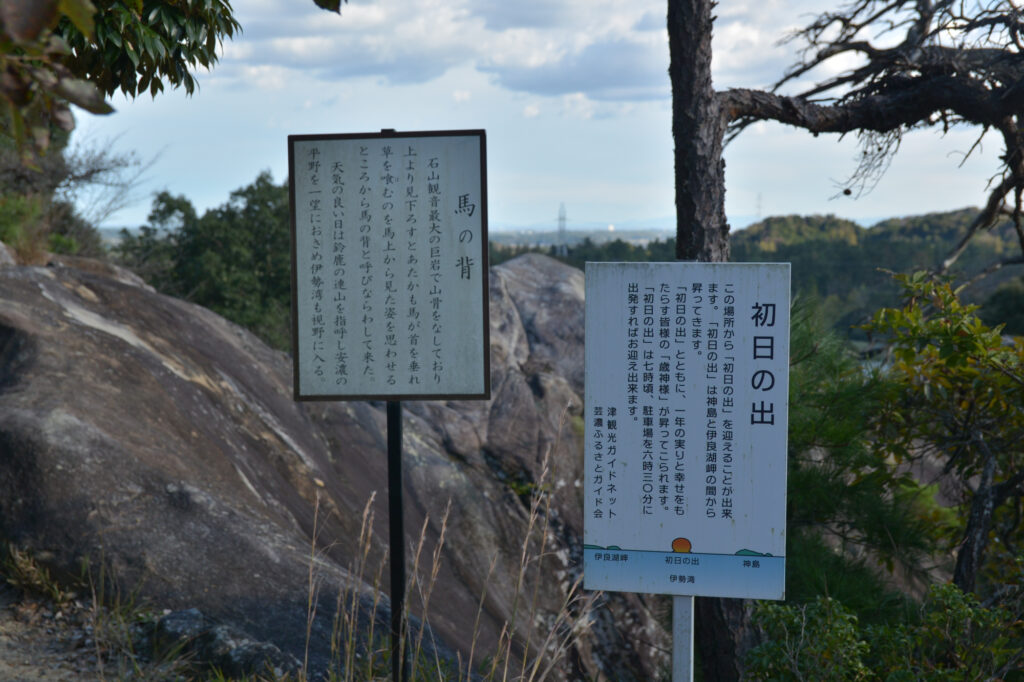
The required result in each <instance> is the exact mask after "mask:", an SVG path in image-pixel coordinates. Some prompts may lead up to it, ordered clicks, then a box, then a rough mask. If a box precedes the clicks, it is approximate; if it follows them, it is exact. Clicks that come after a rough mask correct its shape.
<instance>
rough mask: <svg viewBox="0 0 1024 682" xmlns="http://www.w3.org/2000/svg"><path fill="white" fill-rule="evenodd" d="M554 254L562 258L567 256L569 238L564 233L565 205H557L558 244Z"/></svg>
mask: <svg viewBox="0 0 1024 682" xmlns="http://www.w3.org/2000/svg"><path fill="white" fill-rule="evenodd" d="M555 253H557V254H558V255H559V256H561V257H562V258H565V257H566V256H568V255H569V238H568V236H567V235H566V233H565V204H559V205H558V243H557V244H556V245H555Z"/></svg>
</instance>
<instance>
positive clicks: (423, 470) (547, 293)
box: [0, 255, 668, 680]
mask: <svg viewBox="0 0 1024 682" xmlns="http://www.w3.org/2000/svg"><path fill="white" fill-rule="evenodd" d="M4 263H6V264H4ZM491 371H492V399H491V400H490V401H463V402H408V403H405V404H404V407H405V416H404V432H405V438H404V446H403V447H404V468H405V472H404V473H405V481H406V512H405V513H406V528H407V537H408V538H409V543H410V549H408V550H407V554H408V556H409V557H410V562H411V558H412V557H413V556H414V555H415V553H416V552H415V549H416V547H415V545H416V543H417V542H418V538H419V536H420V529H421V528H425V530H424V532H423V538H424V542H423V549H422V551H421V552H420V557H421V558H420V571H419V573H420V574H423V575H425V576H429V574H430V566H429V565H428V564H429V563H430V557H431V556H432V554H433V552H434V549H435V547H436V546H437V545H438V542H439V539H440V537H441V534H442V532H443V533H444V541H443V544H442V546H441V548H440V551H439V557H440V568H439V572H438V574H437V578H436V581H434V584H433V590H432V592H431V594H430V604H429V606H428V609H427V611H428V620H429V623H430V626H431V629H430V631H429V633H428V636H426V637H425V640H426V641H427V642H428V643H429V642H431V641H436V647H437V649H438V650H439V651H441V652H442V653H445V652H447V653H449V654H450V653H451V652H452V651H458V652H460V653H461V656H462V658H463V660H465V658H466V656H467V654H468V652H469V650H470V648H471V647H472V646H473V639H474V636H475V637H476V644H475V652H476V654H477V657H478V658H479V657H482V656H483V655H487V654H488V653H491V652H493V651H494V648H495V646H496V643H497V641H498V637H499V635H500V633H501V630H502V627H503V625H504V624H505V623H506V622H507V621H509V620H510V619H511V618H512V614H513V612H515V611H516V609H518V613H519V617H518V618H517V619H516V622H515V623H514V625H513V628H514V630H515V631H516V633H517V635H518V636H519V638H520V641H521V642H525V641H530V642H531V644H532V646H533V647H538V646H541V645H542V641H543V638H544V636H545V635H547V634H548V631H549V629H550V626H551V624H552V623H553V622H554V617H555V614H556V613H557V612H558V611H559V609H560V608H561V605H562V602H563V600H564V598H565V595H566V593H567V590H568V589H569V586H570V585H571V584H572V583H573V582H574V581H575V579H576V578H577V577H578V576H579V571H580V568H579V567H580V565H581V564H580V551H581V537H582V525H581V524H582V519H581V514H582V487H581V483H582V471H581V468H582V443H581V437H580V436H581V430H582V422H581V420H580V416H579V415H580V414H581V408H582V395H583V274H582V273H581V272H580V271H578V270H574V269H572V268H568V267H565V266H562V265H560V264H558V263H557V262H555V261H553V260H551V259H547V258H545V257H543V256H535V255H530V256H524V257H520V258H518V259H516V260H515V261H512V262H510V263H507V264H504V265H502V266H498V267H495V268H493V269H492V271H491ZM545 463H546V464H547V469H545ZM385 472H386V454H385V416H384V410H383V406H382V405H380V404H371V403H366V402H338V403H297V402H295V401H293V400H292V396H291V363H290V361H289V359H288V357H287V356H286V355H285V354H282V353H279V352H276V351H273V350H271V349H269V348H267V347H266V346H265V345H264V344H262V343H261V342H260V341H259V340H258V339H256V338H255V337H254V336H252V335H251V334H249V333H248V332H247V331H245V330H243V329H241V328H239V327H237V326H235V325H233V324H231V323H230V322H227V321H226V320H224V319H223V318H220V317H219V316H217V315H215V314H213V313H211V312H209V311H207V310H205V309H202V308H199V307H197V306H194V305H191V304H189V303H186V302H184V301H181V300H177V299H173V298H170V297H167V296H163V295H161V294H158V293H156V292H154V291H153V290H152V289H150V288H149V287H147V286H145V285H144V284H143V283H142V282H141V281H139V280H138V279H137V278H135V277H134V276H133V275H131V273H127V272H125V271H122V270H119V269H118V268H115V267H112V266H108V265H103V264H97V263H94V262H89V261H76V260H73V259H54V260H52V261H51V263H50V264H49V266H45V267H42V266H41V267H29V266H18V265H14V264H11V263H8V262H6V261H0V539H3V540H6V541H8V542H11V543H13V544H16V545H17V546H19V547H23V548H27V549H29V550H31V551H32V552H33V553H34V554H35V555H36V556H40V557H46V558H47V563H48V564H49V565H50V566H51V568H53V569H55V570H59V571H64V572H65V573H67V574H75V573H77V572H78V571H79V569H80V567H81V565H82V564H83V562H84V561H86V560H88V562H89V563H90V565H92V566H100V565H102V566H104V567H105V568H104V570H105V571H106V572H107V573H108V574H109V575H111V576H113V577H114V578H115V579H116V581H117V583H118V584H119V585H120V586H121V587H122V589H131V590H135V591H137V592H138V593H139V594H140V595H141V596H143V597H145V598H148V599H150V600H152V601H153V602H154V603H157V604H160V605H162V606H164V607H166V608H170V609H188V608H197V609H199V610H201V611H202V613H203V614H205V615H206V616H208V617H211V618H213V619H216V620H217V621H218V622H223V623H229V624H230V625H231V627H234V628H237V629H239V630H240V631H244V632H246V633H248V634H249V635H251V636H254V637H256V638H258V639H260V640H263V641H266V642H268V643H270V644H272V645H273V646H276V647H278V648H280V649H281V650H282V651H283V652H285V654H287V655H291V656H295V657H296V658H297V659H298V660H302V658H303V655H304V654H305V651H306V647H307V643H308V645H309V652H310V661H311V669H313V670H321V669H324V668H325V667H326V665H327V664H328V661H329V658H330V656H331V654H330V643H329V640H330V637H331V632H332V627H333V623H332V617H333V615H334V613H335V612H336V610H337V605H338V604H339V603H341V604H343V605H344V604H352V603H355V604H357V605H359V609H358V610H360V612H361V614H362V616H361V618H362V619H363V621H364V622H366V619H369V618H374V619H375V620H376V621H377V623H378V625H377V631H378V632H381V631H384V630H386V623H387V619H388V616H387V608H388V605H387V601H386V599H385V600H384V601H383V602H380V603H378V600H377V599H376V598H375V594H376V590H375V586H374V585H373V582H374V580H373V576H374V575H375V574H376V570H377V566H378V565H379V564H380V562H382V561H383V560H384V559H385V553H386V546H385V543H386V537H387V533H386V524H387V519H386V510H387V506H386V495H387V488H386V482H385ZM539 487H543V489H544V490H548V491H550V492H551V495H550V498H549V499H550V507H545V508H543V509H542V510H541V513H540V521H539V526H540V527H542V528H543V529H544V534H543V547H542V546H541V542H540V539H539V538H540V537H541V536H540V535H538V536H537V538H535V540H534V543H533V545H532V547H533V548H534V549H535V550H540V549H541V548H542V549H543V551H544V557H543V559H538V560H536V561H534V562H533V563H531V565H530V566H529V569H530V570H529V571H527V572H526V576H527V577H526V582H525V583H524V584H519V575H520V556H521V549H522V543H523V538H524V537H525V536H526V534H527V530H528V527H529V526H530V513H529V512H530V507H529V502H530V493H531V492H532V491H534V490H537V489H538V488H539ZM371 498H372V500H373V501H372V502H370V500H371ZM368 503H370V506H369V508H370V509H371V510H372V512H373V514H372V521H371V525H372V528H373V531H374V534H373V537H372V538H371V539H370V540H368V541H366V542H364V545H365V546H366V548H367V549H368V553H367V554H366V556H367V559H366V562H365V563H366V565H367V567H366V570H365V571H362V570H361V569H360V566H361V565H362V564H361V563H360V557H361V556H363V547H361V546H360V529H361V527H362V519H363V510H364V509H365V508H367V504H368ZM449 505H450V511H449V512H448V516H447V522H446V523H445V524H442V519H443V517H444V515H445V510H446V508H449ZM538 569H539V570H538ZM411 573H412V571H411V567H410V574H411ZM311 575H312V576H313V587H314V590H313V593H314V594H315V598H314V599H312V603H313V604H315V606H316V613H315V617H314V618H313V619H312V625H311V626H310V627H309V628H308V632H309V634H308V635H307V616H308V615H309V604H310V603H311V599H310V593H311V592H310V576H311ZM385 575H386V573H385ZM385 582H386V581H385ZM427 583H429V580H427V578H424V579H423V580H422V581H421V582H420V583H417V584H414V585H413V586H412V588H411V590H410V593H409V601H410V606H411V608H412V611H413V613H415V614H417V615H420V611H421V601H422V599H423V595H424V589H423V588H422V587H421V585H424V584H427ZM385 587H386V586H385ZM517 593H518V594H520V595H525V596H524V597H521V598H520V599H519V600H518V601H517V596H516V595H517ZM534 594H537V595H538V599H539V601H538V603H539V604H540V605H541V606H540V610H539V613H538V614H537V615H536V617H535V618H534V620H533V622H530V619H528V618H525V617H523V615H522V614H523V612H524V609H525V608H526V607H524V603H527V602H529V600H531V599H532V598H533V595H534ZM339 595H341V596H340V598H339ZM481 595H483V600H482V609H481V610H480V616H479V620H478V616H477V613H478V608H480V604H481ZM524 600H525V601H524ZM375 604H376V607H375V606H374V605H375ZM474 623H478V624H477V626H476V635H474ZM590 623H591V628H590V631H589V634H587V635H586V636H585V637H583V639H582V640H581V641H580V642H579V643H578V644H577V645H576V646H575V647H574V649H573V651H572V652H571V654H570V656H569V657H568V661H569V662H568V664H567V666H566V667H565V669H564V670H563V671H562V673H561V676H567V677H582V676H586V677H590V678H597V677H600V676H604V677H606V678H608V679H615V680H629V679H650V678H652V677H654V676H655V675H656V672H657V671H658V670H659V669H660V668H661V667H662V666H663V665H664V664H665V662H666V661H665V657H664V654H663V653H660V652H663V651H664V650H665V649H667V648H668V644H667V635H666V633H665V632H664V630H663V628H662V627H661V626H660V625H659V624H658V623H657V619H656V618H655V616H654V614H653V607H652V604H651V601H649V600H645V599H643V598H641V597H638V596H636V595H625V594H613V595H606V596H605V597H603V598H602V599H601V600H600V604H599V607H598V608H597V609H596V610H595V611H594V613H593V614H592V616H591V618H590ZM435 637H436V639H435ZM431 646H434V645H433V644H431Z"/></svg>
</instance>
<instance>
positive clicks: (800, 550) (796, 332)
mask: <svg viewBox="0 0 1024 682" xmlns="http://www.w3.org/2000/svg"><path fill="white" fill-rule="evenodd" d="M790 343H791V354H790V357H791V359H790V399H789V404H790V413H789V460H788V461H789V471H788V486H787V487H788V491H789V495H788V509H787V517H788V522H787V527H788V533H789V535H788V538H787V546H788V548H787V580H786V582H787V594H788V597H789V599H791V600H794V601H796V602H805V601H811V600H813V599H814V598H815V597H816V596H818V595H828V596H830V597H835V598H838V599H841V600H842V601H843V602H844V603H846V604H847V605H848V606H850V607H852V608H854V609H855V610H856V611H857V613H858V614H860V615H861V616H862V617H863V618H867V619H868V620H871V621H873V622H874V621H880V620H883V619H884V618H888V617H892V616H894V615H898V614H899V613H901V612H902V610H903V609H904V608H905V599H904V598H903V597H902V596H901V595H899V593H898V592H897V591H896V590H895V589H894V588H892V587H887V586H886V584H885V582H884V581H883V579H882V576H883V575H884V574H885V573H890V574H891V573H898V575H899V576H900V577H901V578H903V579H907V578H911V579H914V578H917V579H921V578H922V575H923V568H922V567H923V565H924V564H925V563H926V561H927V558H928V556H929V555H930V553H931V552H932V551H933V550H934V548H935V542H936V539H935V532H934V525H933V518H932V516H931V514H930V513H929V509H928V507H927V505H926V503H925V502H926V500H927V495H926V494H925V492H924V491H923V490H922V489H921V488H920V487H919V486H918V484H917V483H916V482H915V481H914V480H913V479H912V478H911V477H910V476H909V475H908V474H906V473H905V472H899V471H896V470H893V469H892V468H891V467H890V466H889V462H888V460H887V458H886V455H885V454H884V453H881V452H879V451H878V450H877V449H875V448H873V447H871V436H872V432H871V427H872V418H873V415H874V414H875V412H876V411H877V410H878V409H879V407H880V406H881V405H882V401H883V399H884V398H885V396H886V395H888V391H889V390H890V387H889V385H888V383H887V381H886V380H885V378H884V377H881V376H878V375H875V374H871V373H867V372H865V371H864V370H863V367H862V366H861V364H860V363H859V361H858V360H857V358H856V357H855V356H854V355H853V354H852V353H851V351H850V350H849V348H848V346H847V344H846V342H844V341H842V340H841V339H840V338H839V337H838V336H837V335H836V334H835V333H834V332H831V331H829V330H828V329H827V327H826V325H825V323H824V320H823V318H822V316H821V314H820V313H819V312H818V310H817V309H816V308H815V307H812V306H810V305H807V304H803V303H800V302H798V304H797V305H796V306H795V308H794V314H793V324H792V331H791V342H790Z"/></svg>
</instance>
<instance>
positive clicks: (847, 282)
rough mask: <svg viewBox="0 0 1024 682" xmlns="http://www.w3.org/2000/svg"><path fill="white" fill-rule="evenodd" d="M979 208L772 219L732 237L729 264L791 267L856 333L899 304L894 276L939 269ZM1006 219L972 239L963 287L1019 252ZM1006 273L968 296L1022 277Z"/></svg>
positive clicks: (796, 283)
mask: <svg viewBox="0 0 1024 682" xmlns="http://www.w3.org/2000/svg"><path fill="white" fill-rule="evenodd" d="M977 214H978V209H974V208H966V209H961V210H957V211H948V212H942V213H929V214H925V215H919V216H908V217H904V218H891V219H888V220H883V221H881V222H879V223H877V224H875V225H873V226H872V227H861V226H860V225H858V224H857V223H855V222H853V221H850V220H846V219H844V218H839V217H836V216H834V215H825V216H822V215H815V216H796V215H790V216H775V217H771V218H767V219H765V220H762V221H760V222H758V223H755V224H754V225H751V226H750V227H748V228H746V229H745V230H741V231H737V232H734V233H733V234H732V260H733V261H737V262H745V261H746V262H766V261H778V262H789V263H792V264H793V270H792V272H793V280H792V281H793V292H794V293H798V294H801V295H805V296H806V295H811V296H813V297H815V298H818V299H820V300H821V301H822V306H823V308H824V310H825V314H826V315H827V316H828V317H829V318H830V319H832V320H833V322H834V323H835V324H836V325H837V326H839V327H841V328H845V329H847V330H852V333H853V335H854V336H857V334H858V332H857V331H856V330H855V329H854V327H855V326H856V325H858V324H860V323H862V322H864V321H866V320H867V318H868V317H869V316H870V315H871V314H872V313H873V312H874V311H875V310H877V309H879V308H880V307H884V306H891V305H895V304H896V303H897V302H898V294H897V288H896V286H895V284H894V283H893V281H892V278H891V276H890V274H889V272H910V271H913V270H922V269H934V268H936V267H937V265H938V264H939V263H941V262H942V260H943V259H944V258H946V257H947V256H948V255H949V253H951V252H952V251H953V249H954V248H955V247H956V245H957V244H958V243H959V241H960V240H961V239H962V238H963V236H964V235H965V234H966V233H967V229H968V226H969V225H970V223H971V221H972V220H974V218H975V216H977ZM1019 253H1020V245H1019V242H1018V239H1017V235H1016V232H1015V230H1014V228H1013V226H1012V224H1011V223H1010V221H1009V220H1006V221H1003V222H1002V223H1000V224H999V225H997V226H996V227H995V228H994V229H992V230H989V231H985V232H982V233H980V234H977V235H975V236H974V238H973V239H972V240H971V242H970V245H969V246H968V248H967V249H966V250H965V251H964V253H963V254H962V255H961V256H960V258H959V259H958V260H957V261H956V263H954V265H953V267H952V268H951V270H950V275H951V276H952V277H953V278H954V280H955V281H958V282H965V281H967V280H970V279H971V278H973V277H974V276H976V275H978V274H979V273H981V272H982V271H983V270H984V269H985V268H987V267H988V266H990V265H992V264H993V263H997V262H1000V261H1003V260H1005V259H1007V258H1012V257H1014V256H1017V255H1019ZM1020 274H1021V268H1020V267H1016V268H1013V267H1011V268H1003V269H1001V270H999V271H998V272H996V273H994V274H992V275H990V276H988V277H985V278H983V279H981V280H980V281H978V282H977V283H975V284H973V285H972V286H971V287H970V288H969V289H967V290H966V291H965V292H964V296H965V298H967V299H968V300H970V301H974V302H981V301H983V300H984V299H985V298H987V297H988V296H989V295H991V294H992V293H993V292H994V291H995V290H996V289H997V288H998V287H999V286H1000V285H1002V284H1004V283H1006V282H1007V281H1009V280H1010V279H1013V278H1016V277H1018V276H1020Z"/></svg>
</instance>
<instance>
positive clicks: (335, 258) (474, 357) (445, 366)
mask: <svg viewBox="0 0 1024 682" xmlns="http://www.w3.org/2000/svg"><path fill="white" fill-rule="evenodd" d="M288 142H289V162H290V174H289V175H290V185H291V187H290V190H291V192H292V227H293V256H294V257H293V264H294V269H293V278H292V281H293V321H294V340H295V348H294V356H295V392H296V397H297V398H299V399H327V398H335V399H344V398H353V399H354V398H361V399H373V398H378V399H384V398H388V399H401V398H415V397H424V398H425V397H486V396H487V394H488V393H489V377H488V364H489V363H488V362H487V354H488V352H489V349H488V320H487V271H486V264H487V224H486V198H487V197H486V174H485V155H484V135H483V131H451V132H437V133H391V134H385V133H381V134H367V135H294V136H290V137H289V140H288Z"/></svg>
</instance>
